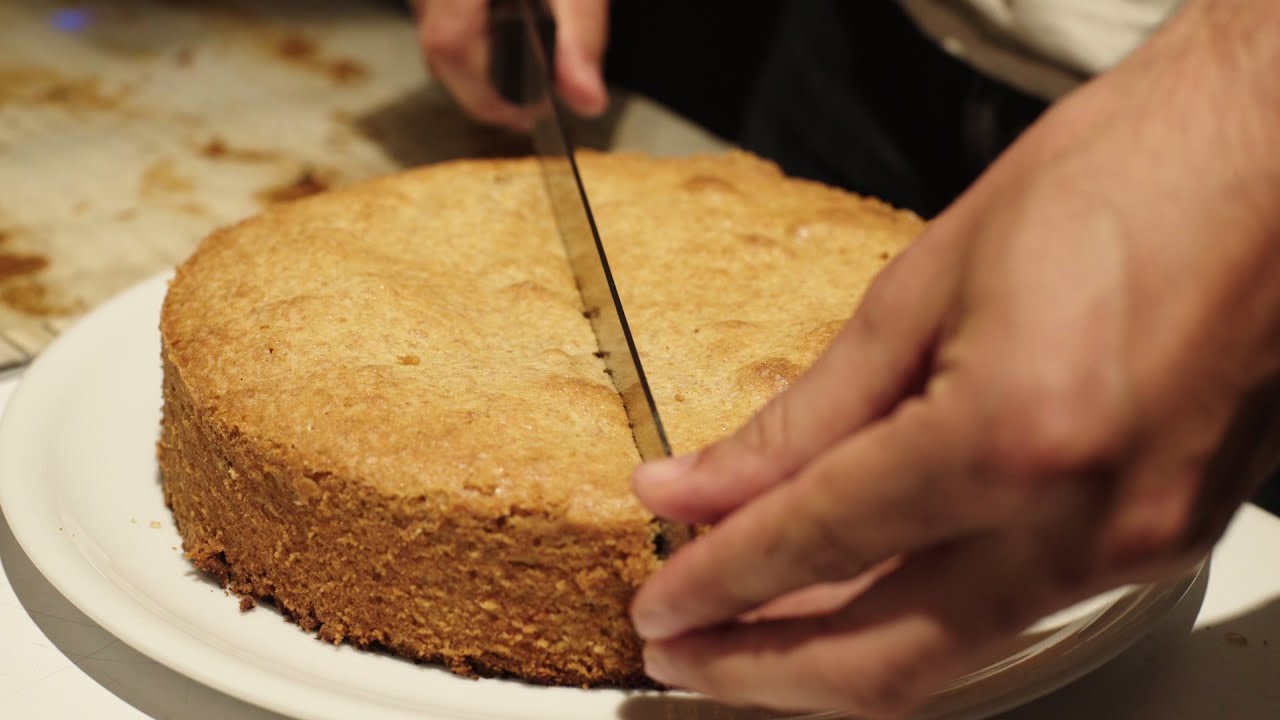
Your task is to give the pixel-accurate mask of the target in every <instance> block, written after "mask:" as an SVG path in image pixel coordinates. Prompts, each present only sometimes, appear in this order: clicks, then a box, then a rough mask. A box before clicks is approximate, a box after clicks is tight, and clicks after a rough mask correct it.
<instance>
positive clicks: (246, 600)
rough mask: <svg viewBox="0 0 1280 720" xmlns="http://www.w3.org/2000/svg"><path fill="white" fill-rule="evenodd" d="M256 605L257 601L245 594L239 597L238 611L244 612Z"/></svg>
mask: <svg viewBox="0 0 1280 720" xmlns="http://www.w3.org/2000/svg"><path fill="white" fill-rule="evenodd" d="M256 607H258V603H257V601H256V600H254V599H253V598H252V597H250V596H248V595H245V596H244V597H242V598H240V612H242V613H245V612H249V611H250V610H252V609H254V608H256Z"/></svg>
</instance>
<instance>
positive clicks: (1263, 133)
mask: <svg viewBox="0 0 1280 720" xmlns="http://www.w3.org/2000/svg"><path fill="white" fill-rule="evenodd" d="M1135 62H1136V63H1139V64H1140V63H1146V62H1150V63H1152V64H1154V65H1159V66H1161V67H1162V68H1163V69H1164V72H1163V73H1162V74H1163V75H1164V78H1163V79H1164V81H1165V85H1166V87H1165V91H1166V92H1169V93H1170V94H1171V95H1172V96H1173V97H1172V98H1170V100H1171V102H1170V104H1169V105H1168V106H1165V107H1160V109H1159V111H1163V112H1168V113H1177V114H1180V115H1183V119H1184V123H1185V124H1184V127H1185V128H1186V130H1187V132H1188V136H1187V138H1186V140H1187V142H1188V143H1189V144H1191V145H1194V146H1197V147H1195V148H1193V153H1192V157H1197V158H1198V163H1197V165H1198V166H1199V168H1201V170H1202V171H1203V169H1206V168H1207V169H1209V170H1210V171H1215V170H1217V171H1220V172H1223V173H1228V174H1229V175H1230V176H1231V178H1233V179H1234V182H1232V183H1231V184H1232V185H1235V186H1236V187H1235V191H1237V192H1240V193H1241V196H1240V200H1242V201H1244V202H1247V203H1248V204H1249V205H1250V206H1252V207H1253V208H1255V210H1256V211H1257V212H1258V213H1259V214H1260V215H1266V216H1267V219H1266V222H1267V224H1268V225H1270V227H1271V228H1272V229H1273V230H1272V232H1280V202H1277V198H1280V72H1277V69H1280V2H1276V1H1275V0H1187V2H1186V4H1185V5H1184V6H1183V8H1182V9H1181V10H1180V11H1179V13H1178V14H1177V15H1176V16H1175V17H1174V18H1173V19H1172V20H1171V21H1170V22H1169V23H1168V25H1167V26H1166V27H1165V28H1164V29H1163V30H1162V31H1161V32H1160V33H1159V34H1158V35H1157V36H1156V37H1155V38H1154V39H1153V40H1152V42H1151V43H1150V44H1149V45H1148V47H1146V48H1144V49H1143V52H1141V53H1139V54H1138V57H1136V58H1135ZM1157 82H1159V81H1157ZM1161 105H1163V104H1161ZM1179 150H1181V148H1179ZM1210 177H1212V173H1211V176H1210ZM1200 179H1201V180H1204V179H1205V178H1200ZM1224 179H1226V178H1224Z"/></svg>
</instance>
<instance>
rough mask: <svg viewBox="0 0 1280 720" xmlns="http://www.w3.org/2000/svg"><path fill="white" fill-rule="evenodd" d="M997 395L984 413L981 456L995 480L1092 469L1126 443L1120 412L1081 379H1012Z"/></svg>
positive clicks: (1124, 425)
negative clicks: (985, 422)
mask: <svg viewBox="0 0 1280 720" xmlns="http://www.w3.org/2000/svg"><path fill="white" fill-rule="evenodd" d="M1000 395H1001V397H1000V399H999V400H998V401H997V404H995V405H994V406H992V407H990V408H989V410H988V412H989V413H990V418H989V423H988V425H989V427H990V428H991V432H990V433H988V434H987V435H986V438H987V442H986V453H985V455H986V461H987V462H986V464H988V465H989V466H990V469H991V470H994V471H995V474H996V475H997V476H999V477H1002V478H1005V479H1009V480H1014V481H1026V480H1032V479H1035V478H1038V477H1043V476H1055V475H1062V474H1065V473H1072V472H1079V471H1084V470H1089V469H1094V468H1097V467H1099V466H1101V465H1102V464H1104V463H1106V462H1108V461H1109V460H1110V459H1111V458H1112V457H1113V456H1114V454H1115V453H1116V451H1117V450H1118V449H1119V447H1120V445H1121V444H1122V443H1123V442H1124V441H1125V440H1126V435H1127V422H1126V419H1125V417H1124V413H1123V412H1122V411H1121V408H1120V407H1118V404H1117V403H1116V402H1115V401H1114V400H1113V399H1112V396H1111V395H1110V394H1109V393H1108V392H1106V391H1105V390H1100V389H1098V388H1097V387H1096V386H1095V385H1094V384H1092V383H1090V382H1089V381H1087V380H1085V381H1079V380H1075V379H1065V380H1064V379H1053V380H1048V381H1018V380H1015V381H1013V383H1012V384H1011V386H1010V387H1007V388H1006V389H1005V391H1004V392H1003V393H1001V394H1000Z"/></svg>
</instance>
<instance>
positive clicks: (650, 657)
mask: <svg viewBox="0 0 1280 720" xmlns="http://www.w3.org/2000/svg"><path fill="white" fill-rule="evenodd" d="M644 673H645V674H646V675H648V676H649V677H651V678H653V679H654V680H656V681H657V682H660V683H662V684H664V685H674V684H675V678H676V673H675V668H673V667H671V663H670V658H668V657H667V654H666V653H664V652H662V650H660V649H658V648H657V647H655V646H654V644H653V643H646V644H645V646H644Z"/></svg>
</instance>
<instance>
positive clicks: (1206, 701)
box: [0, 375, 1280, 720]
mask: <svg viewBox="0 0 1280 720" xmlns="http://www.w3.org/2000/svg"><path fill="white" fill-rule="evenodd" d="M17 381H18V377H17V376H16V375H10V376H8V377H5V378H3V379H0V407H2V406H3V404H4V403H5V402H6V401H7V400H8V398H9V394H10V393H11V392H12V390H13V388H14V386H15V385H16V384H17ZM1201 592H1203V593H1204V595H1203V597H1204V599H1203V602H1202V603H1200V604H1197V603H1196V602H1195V600H1196V599H1197V598H1198V596H1199V595H1200V593H1201ZM1188 597H1189V601H1188V602H1184V603H1183V605H1182V606H1180V607H1179V608H1176V609H1175V610H1174V611H1173V613H1172V614H1171V615H1170V616H1169V617H1168V619H1167V620H1166V621H1165V622H1164V623H1162V624H1161V625H1160V626H1159V627H1157V628H1156V629H1155V630H1153V631H1152V632H1151V633H1150V634H1149V635H1148V636H1146V637H1145V638H1144V639H1142V640H1140V641H1139V642H1138V643H1137V644H1136V645H1134V646H1133V647H1132V648H1130V649H1129V650H1128V651H1126V652H1124V653H1123V654H1121V655H1120V656H1119V657H1118V658H1116V659H1115V660H1113V661H1112V662H1110V663H1108V664H1107V665H1105V666H1103V667H1102V668H1101V669H1099V670H1097V671H1095V672H1094V673H1092V674H1090V675H1087V676H1085V677H1084V678H1083V679H1081V680H1079V681H1077V682H1075V683H1073V684H1071V685H1069V686H1067V687H1066V688H1064V689H1062V690H1059V691H1058V692H1056V693H1053V694H1051V695H1049V696H1048V697H1045V698H1042V699H1041V700H1038V701H1036V702H1034V703H1032V704H1030V705H1026V706H1024V707H1022V708H1020V709H1018V710H1015V711H1013V712H1011V713H1008V714H1007V715H1005V716H1004V717H1005V718H1006V720H1031V719H1032V718H1035V719H1037V720H1058V719H1062V720H1066V719H1067V718H1081V717H1088V716H1097V717H1104V718H1111V717H1124V718H1153V719H1155V718H1158V719H1160V720H1184V719H1185V720H1192V719H1199V718H1216V717H1229V718H1233V720H1275V718H1276V717H1277V716H1278V715H1280V519H1277V518H1276V517H1274V516H1272V515H1270V514H1269V513H1267V512H1265V511H1263V510H1260V509H1258V508H1256V507H1254V506H1245V507H1244V508H1243V509H1242V510H1241V512H1240V514H1239V515H1238V516H1237V517H1236V519H1235V521H1234V522H1233V523H1232V525H1231V528H1230V529H1229V531H1228V532H1227V535H1226V536H1225V538H1224V539H1223V540H1222V542H1221V543H1220V544H1219V546H1218V548H1217V550H1216V551H1215V553H1214V557H1213V561H1212V563H1211V568H1210V571H1209V573H1208V579H1207V586H1202V587H1200V588H1197V589H1196V590H1194V591H1193V592H1192V593H1190V594H1189V596H1188ZM1193 614H1194V615H1195V618H1194V621H1193V620H1192V618H1191V615H1193ZM1189 627H1190V628H1192V629H1191V631H1190V632H1187V628H1189ZM0 648H3V650H0V718H23V719H25V718H72V717H94V718H96V719H97V720H115V719H120V720H139V719H145V718H156V719H157V720H159V719H163V718H183V719H186V720H209V719H212V718H229V717H234V718H249V719H250V720H265V719H267V718H273V719H279V718H280V717H281V716H280V715H277V714H275V713H272V712H268V711H266V710H263V709H261V708H257V707H254V706H252V705H248V704H245V703H243V702H241V701H239V700H237V699H235V698H232V697H230V696H228V695H226V694H223V693H221V692H219V691H217V690H214V689H212V688H209V687H207V686H204V685H202V684H200V683H197V682H195V681H193V680H191V679H189V678H187V677H185V676H183V675H180V674H178V673H176V672H174V671H172V670H169V669H168V668H166V667H164V666H162V665H160V664H158V663H156V662H154V661H152V660H151V659H149V658H147V657H146V656H144V655H142V654H140V653H138V652H137V651H135V650H133V649H132V648H131V647H129V646H128V645H127V644H125V643H124V642H123V641H121V640H120V639H119V638H117V637H115V636H114V635H112V634H111V633H109V632H107V631H106V630H104V629H102V628H101V627H99V626H98V625H97V624H96V623H94V622H93V621H92V620H90V619H89V618H88V617H86V616H85V615H84V613H82V612H80V611H79V610H78V609H76V608H75V607H74V606H73V605H72V604H71V603H70V602H68V601H67V599H66V598H64V597H62V595H60V594H59V593H58V591H57V590H55V589H54V588H53V587H52V586H51V585H50V584H49V583H48V581H46V580H45V579H44V577H43V576H42V575H40V573H39V571H37V570H36V569H35V567H34V566H32V564H31V561H30V560H29V559H28V558H27V556H26V555H25V554H24V553H23V551H22V549H21V548H20V547H19V546H18V544H17V542H16V541H15V540H14V537H13V534H12V532H11V531H10V530H9V526H8V524H7V523H4V522H2V521H0Z"/></svg>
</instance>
